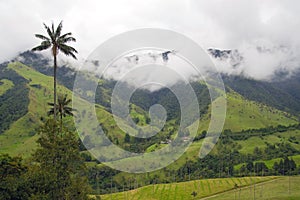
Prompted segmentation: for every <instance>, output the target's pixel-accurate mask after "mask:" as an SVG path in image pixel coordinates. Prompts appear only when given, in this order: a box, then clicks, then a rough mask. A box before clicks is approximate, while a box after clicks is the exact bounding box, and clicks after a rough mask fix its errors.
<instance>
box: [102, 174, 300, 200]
mask: <svg viewBox="0 0 300 200" xmlns="http://www.w3.org/2000/svg"><path fill="white" fill-rule="evenodd" d="M290 181H291V183H292V184H293V185H292V186H291V190H290V195H289V194H288V193H287V192H282V191H284V190H287V189H288V188H287V187H288V177H243V178H223V179H202V180H194V181H188V182H180V183H169V184H154V185H149V186H145V187H141V188H138V189H134V190H130V191H126V192H117V191H116V190H115V189H114V188H113V187H112V188H111V189H112V194H107V195H102V196H101V199H116V200H117V199H120V200H121V199H145V200H155V199H157V200H158V199H159V200H167V199H170V200H171V199H172V200H175V199H178V200H180V199H184V200H188V199H202V198H203V199H225V197H226V199H235V197H234V196H235V195H236V199H238V194H239V193H240V199H246V198H249V199H253V195H254V189H253V188H254V187H256V190H257V191H255V193H256V195H257V197H259V199H261V197H264V198H265V199H268V198H270V197H279V198H280V197H289V196H291V197H298V198H299V197H300V192H299V189H300V186H299V183H300V177H291V180H290ZM254 184H255V186H254ZM282 185H283V186H284V187H283V188H284V189H282V188H281V189H280V190H279V191H281V193H280V192H276V195H274V194H272V193H271V192H270V190H267V189H266V188H270V189H271V188H272V187H275V188H279V187H280V186H281V187H282ZM262 186H263V187H264V188H262ZM193 192H195V196H193V195H192V193H193ZM205 197H206V198H205Z"/></svg>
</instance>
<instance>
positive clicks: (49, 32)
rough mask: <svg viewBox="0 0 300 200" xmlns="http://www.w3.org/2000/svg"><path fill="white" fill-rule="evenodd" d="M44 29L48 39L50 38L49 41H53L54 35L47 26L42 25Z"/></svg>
mask: <svg viewBox="0 0 300 200" xmlns="http://www.w3.org/2000/svg"><path fill="white" fill-rule="evenodd" d="M52 25H53V24H52ZM44 27H45V29H46V31H47V33H48V35H49V37H50V38H51V41H52V42H53V41H55V38H54V34H53V33H52V32H51V30H50V28H49V26H47V25H46V24H45V23H44Z"/></svg>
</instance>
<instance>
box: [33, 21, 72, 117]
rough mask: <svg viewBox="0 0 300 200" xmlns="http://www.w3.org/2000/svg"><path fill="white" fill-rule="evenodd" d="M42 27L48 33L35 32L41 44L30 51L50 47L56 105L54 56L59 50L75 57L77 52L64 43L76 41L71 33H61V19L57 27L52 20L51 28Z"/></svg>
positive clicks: (54, 113) (55, 65) (54, 111)
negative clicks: (46, 34) (45, 34)
mask: <svg viewBox="0 0 300 200" xmlns="http://www.w3.org/2000/svg"><path fill="white" fill-rule="evenodd" d="M44 27H45V29H46V31H47V33H48V37H47V36H44V35H40V34H35V37H37V38H39V39H41V40H43V41H42V42H41V44H40V45H39V46H37V47H34V48H33V49H32V51H43V50H45V49H49V48H51V52H52V56H53V60H54V66H53V67H54V73H53V77H54V105H56V69H57V62H56V59H57V58H56V57H57V55H58V53H59V51H61V52H62V53H63V54H65V55H67V56H72V57H73V58H74V59H77V58H76V56H75V53H77V51H76V49H74V48H73V47H71V46H68V45H67V44H66V43H68V42H76V39H75V38H74V37H72V33H65V34H63V35H62V34H61V31H62V21H61V22H60V23H59V25H58V26H57V28H56V29H55V28H54V24H53V22H52V26H51V28H50V27H49V26H47V25H46V24H45V23H44ZM53 115H54V119H56V107H54V110H53Z"/></svg>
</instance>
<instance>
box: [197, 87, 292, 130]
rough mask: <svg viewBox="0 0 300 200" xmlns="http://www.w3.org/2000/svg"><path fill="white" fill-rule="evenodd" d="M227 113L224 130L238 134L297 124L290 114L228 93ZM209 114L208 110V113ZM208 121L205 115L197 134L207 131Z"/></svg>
mask: <svg viewBox="0 0 300 200" xmlns="http://www.w3.org/2000/svg"><path fill="white" fill-rule="evenodd" d="M226 96H227V111H226V118H225V124H224V129H231V130H232V131H233V132H239V131H242V130H247V129H259V128H264V127H268V126H277V125H291V124H296V123H298V120H297V118H296V117H294V116H291V115H290V114H288V113H286V112H283V111H280V110H277V109H275V108H271V107H269V106H266V105H264V104H261V103H258V102H255V101H250V100H247V99H245V98H244V97H242V96H241V95H239V94H238V93H235V92H233V91H231V92H228V93H227V94H226ZM210 112H211V108H209V110H208V113H210ZM209 121H210V115H205V116H203V118H202V119H201V120H200V125H199V130H198V131H199V133H201V132H202V131H203V130H207V128H208V124H209Z"/></svg>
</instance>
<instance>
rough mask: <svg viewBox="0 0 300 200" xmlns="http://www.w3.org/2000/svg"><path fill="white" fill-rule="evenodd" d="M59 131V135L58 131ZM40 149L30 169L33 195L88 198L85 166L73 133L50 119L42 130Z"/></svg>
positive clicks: (35, 196) (50, 197) (57, 197)
mask: <svg viewBox="0 0 300 200" xmlns="http://www.w3.org/2000/svg"><path fill="white" fill-rule="evenodd" d="M57 133H60V134H57ZM37 143H38V144H39V148H38V149H37V150H36V152H35V153H34V154H33V157H32V161H33V164H32V166H31V168H30V170H29V175H30V176H29V183H31V184H28V185H29V186H30V190H31V194H32V196H33V197H34V198H35V199H38V198H43V199H82V200H83V199H87V194H88V193H89V186H88V184H87V180H86V179H85V178H84V173H85V165H84V163H83V160H82V157H81V156H80V153H79V143H78V140H77V138H76V137H75V135H74V133H73V132H70V131H69V130H68V129H66V128H65V127H63V129H62V131H61V132H60V127H59V124H57V122H55V121H53V120H48V121H47V122H46V123H45V124H44V125H43V126H42V127H41V129H40V138H39V139H38V141H37Z"/></svg>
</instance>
